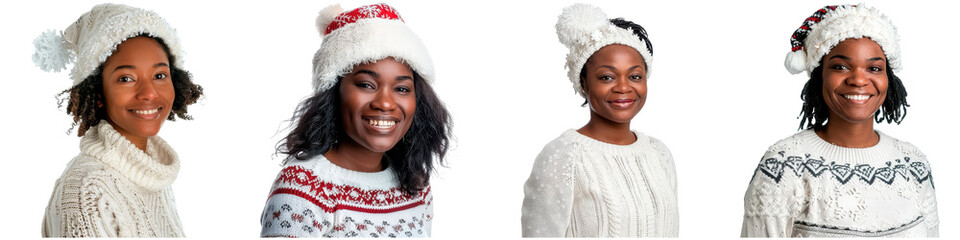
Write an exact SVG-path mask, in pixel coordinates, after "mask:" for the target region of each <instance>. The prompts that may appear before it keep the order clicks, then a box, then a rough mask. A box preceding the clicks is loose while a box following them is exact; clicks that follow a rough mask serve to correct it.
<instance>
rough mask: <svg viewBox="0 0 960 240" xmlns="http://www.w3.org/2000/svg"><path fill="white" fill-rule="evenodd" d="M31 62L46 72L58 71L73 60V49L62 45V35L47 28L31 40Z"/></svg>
mask: <svg viewBox="0 0 960 240" xmlns="http://www.w3.org/2000/svg"><path fill="white" fill-rule="evenodd" d="M33 46H34V47H36V52H34V53H33V63H34V64H36V65H37V67H40V69H41V70H43V71H47V72H51V71H52V72H59V71H61V70H64V69H66V68H67V64H70V63H72V62H73V57H74V54H73V51H71V50H70V49H68V48H67V47H65V46H64V41H63V36H61V35H60V34H58V33H57V31H55V30H49V31H46V32H44V33H42V34H40V36H39V37H37V38H36V39H34V40H33Z"/></svg>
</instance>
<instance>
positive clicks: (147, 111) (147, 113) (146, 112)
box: [133, 108, 160, 115]
mask: <svg viewBox="0 0 960 240" xmlns="http://www.w3.org/2000/svg"><path fill="white" fill-rule="evenodd" d="M159 110H160V108H157V109H152V110H133V112H135V113H137V114H140V115H150V114H154V113H157V111H159Z"/></svg>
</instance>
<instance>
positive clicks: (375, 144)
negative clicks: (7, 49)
mask: <svg viewBox="0 0 960 240" xmlns="http://www.w3.org/2000/svg"><path fill="white" fill-rule="evenodd" d="M365 142H366V144H363V145H364V147H366V148H367V149H369V150H370V151H372V152H377V153H384V152H387V151H390V149H393V147H394V146H396V145H397V143H398V142H400V139H396V140H393V139H368V140H367V141H365Z"/></svg>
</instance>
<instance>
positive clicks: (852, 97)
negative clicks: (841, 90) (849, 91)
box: [843, 95, 870, 101]
mask: <svg viewBox="0 0 960 240" xmlns="http://www.w3.org/2000/svg"><path fill="white" fill-rule="evenodd" d="M843 97H844V98H846V99H850V100H856V101H863V100H867V99H869V98H870V95H843Z"/></svg>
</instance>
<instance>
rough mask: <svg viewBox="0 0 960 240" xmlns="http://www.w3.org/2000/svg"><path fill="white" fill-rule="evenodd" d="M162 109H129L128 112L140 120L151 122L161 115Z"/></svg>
mask: <svg viewBox="0 0 960 240" xmlns="http://www.w3.org/2000/svg"><path fill="white" fill-rule="evenodd" d="M160 109H163V107H153V108H139V109H129V110H127V111H128V112H130V113H133V115H134V116H137V117H138V118H142V119H146V120H151V119H156V118H157V116H159V115H160Z"/></svg>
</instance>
